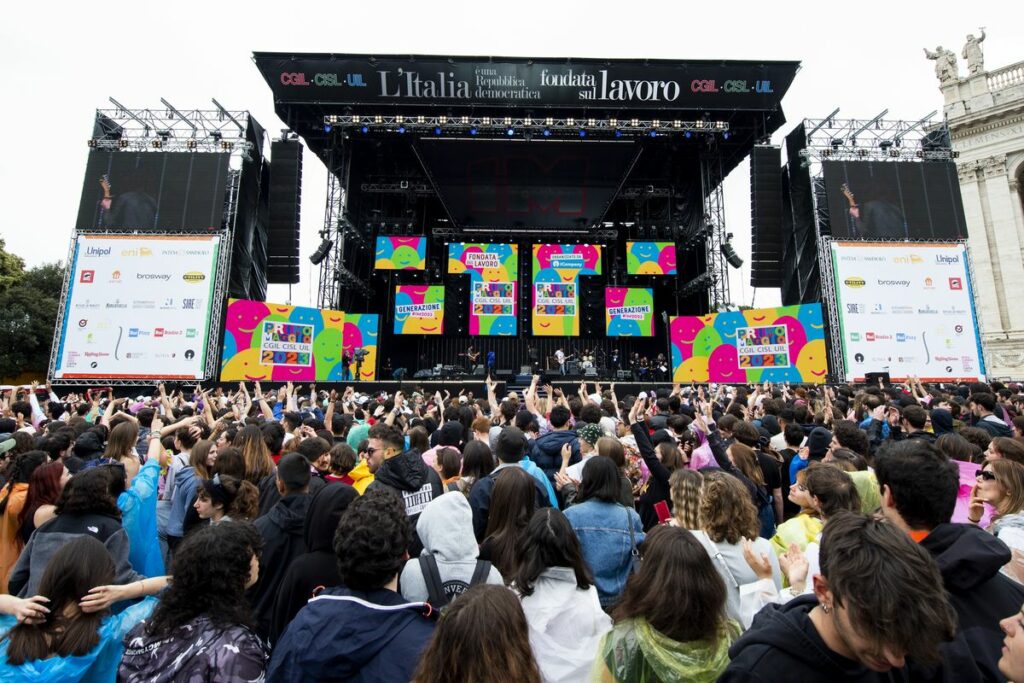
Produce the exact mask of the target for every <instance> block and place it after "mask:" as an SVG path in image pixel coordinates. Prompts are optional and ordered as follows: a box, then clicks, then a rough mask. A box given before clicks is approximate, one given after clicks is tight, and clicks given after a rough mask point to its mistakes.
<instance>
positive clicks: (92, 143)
mask: <svg viewBox="0 0 1024 683" xmlns="http://www.w3.org/2000/svg"><path fill="white" fill-rule="evenodd" d="M86 144H88V145H89V146H90V147H95V146H96V140H95V139H90V140H89V141H88V143H86Z"/></svg>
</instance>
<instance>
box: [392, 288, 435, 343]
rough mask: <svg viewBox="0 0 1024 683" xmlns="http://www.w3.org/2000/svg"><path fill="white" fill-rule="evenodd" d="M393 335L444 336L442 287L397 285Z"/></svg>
mask: <svg viewBox="0 0 1024 683" xmlns="http://www.w3.org/2000/svg"><path fill="white" fill-rule="evenodd" d="M395 334H444V287H443V286H441V285H397V286H396V287H395Z"/></svg>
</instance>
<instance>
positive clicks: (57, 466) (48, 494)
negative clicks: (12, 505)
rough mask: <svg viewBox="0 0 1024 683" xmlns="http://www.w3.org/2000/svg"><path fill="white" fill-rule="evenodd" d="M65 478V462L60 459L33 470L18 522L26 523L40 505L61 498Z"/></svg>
mask: <svg viewBox="0 0 1024 683" xmlns="http://www.w3.org/2000/svg"><path fill="white" fill-rule="evenodd" d="M63 478H64V463H62V462H60V461H59V460H57V461H55V462H48V463H44V464H42V465H40V466H39V467H37V468H35V469H34V470H33V471H32V475H31V476H30V477H29V480H28V493H27V494H26V496H25V504H24V506H23V507H22V508H21V513H20V514H19V515H18V523H19V524H24V523H25V520H26V519H29V517H30V515H34V514H35V512H36V510H38V509H39V506H40V505H53V504H55V503H56V502H57V499H58V498H60V492H61V489H62V484H61V481H62V479H63Z"/></svg>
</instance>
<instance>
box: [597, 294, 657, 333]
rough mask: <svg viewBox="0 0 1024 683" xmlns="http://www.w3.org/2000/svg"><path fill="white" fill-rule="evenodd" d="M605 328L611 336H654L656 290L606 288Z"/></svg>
mask: <svg viewBox="0 0 1024 683" xmlns="http://www.w3.org/2000/svg"><path fill="white" fill-rule="evenodd" d="M604 309H605V313H604V329H605V334H607V335H608V336H609V337H653V336H654V290H653V289H647V288H643V287H605V288H604Z"/></svg>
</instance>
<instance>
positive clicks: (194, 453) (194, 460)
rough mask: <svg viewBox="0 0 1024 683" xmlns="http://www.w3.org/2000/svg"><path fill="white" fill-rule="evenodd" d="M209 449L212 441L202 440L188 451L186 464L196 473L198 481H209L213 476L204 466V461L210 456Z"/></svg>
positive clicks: (211, 446)
mask: <svg viewBox="0 0 1024 683" xmlns="http://www.w3.org/2000/svg"><path fill="white" fill-rule="evenodd" d="M211 448H213V441H210V440H209V439H202V440H200V441H196V445H195V446H193V447H192V450H191V451H189V454H188V464H189V465H190V466H191V467H192V468H193V469H194V470H195V471H196V476H197V477H199V478H200V479H209V478H210V477H212V476H213V474H212V473H211V472H210V469H209V468H208V467H207V466H206V459H207V458H208V457H209V456H210V449H211Z"/></svg>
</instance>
